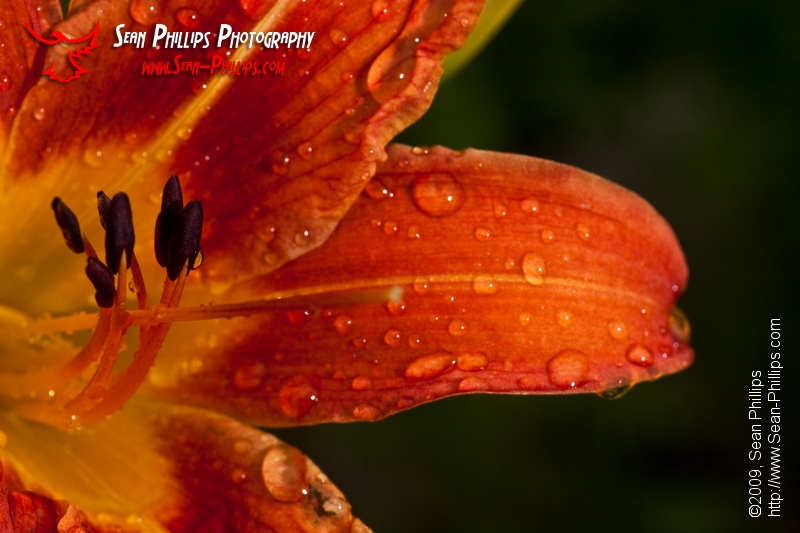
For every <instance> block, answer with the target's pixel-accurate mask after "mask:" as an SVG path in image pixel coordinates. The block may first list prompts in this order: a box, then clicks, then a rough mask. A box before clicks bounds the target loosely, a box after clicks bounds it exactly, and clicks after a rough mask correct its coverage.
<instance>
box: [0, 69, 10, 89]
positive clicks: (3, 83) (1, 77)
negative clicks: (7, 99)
mask: <svg viewBox="0 0 800 533" xmlns="http://www.w3.org/2000/svg"><path fill="white" fill-rule="evenodd" d="M9 89H11V74H9V73H8V72H7V71H5V70H4V71H3V72H0V92H3V93H4V92H6V91H8V90H9Z"/></svg>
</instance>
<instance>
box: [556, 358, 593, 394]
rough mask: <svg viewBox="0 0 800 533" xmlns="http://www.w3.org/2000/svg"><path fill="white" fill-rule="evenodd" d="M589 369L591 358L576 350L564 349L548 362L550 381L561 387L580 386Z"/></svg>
mask: <svg viewBox="0 0 800 533" xmlns="http://www.w3.org/2000/svg"><path fill="white" fill-rule="evenodd" d="M588 371H589V359H588V358H587V357H586V355H584V354H583V353H581V352H578V351H576V350H564V351H563V352H561V353H559V354H558V355H556V356H555V357H553V358H552V359H550V360H549V361H548V362H547V377H548V379H549V380H550V383H552V384H553V385H555V386H556V387H558V388H561V389H569V388H575V387H580V386H581V385H582V384H583V383H584V382H585V381H586V374H587V372H588Z"/></svg>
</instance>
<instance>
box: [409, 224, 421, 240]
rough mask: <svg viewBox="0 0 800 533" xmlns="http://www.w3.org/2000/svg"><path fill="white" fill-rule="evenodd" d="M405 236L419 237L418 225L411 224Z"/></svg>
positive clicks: (410, 237)
mask: <svg viewBox="0 0 800 533" xmlns="http://www.w3.org/2000/svg"><path fill="white" fill-rule="evenodd" d="M406 237H408V238H409V239H419V238H420V235H419V226H416V225H411V226H409V227H408V231H407V232H406Z"/></svg>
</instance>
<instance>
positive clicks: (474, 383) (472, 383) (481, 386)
mask: <svg viewBox="0 0 800 533" xmlns="http://www.w3.org/2000/svg"><path fill="white" fill-rule="evenodd" d="M489 389H491V385H490V384H489V381H488V380H485V379H483V378H479V377H477V376H467V377H465V378H464V379H462V380H461V381H459V382H458V390H459V391H460V392H476V391H483V390H489Z"/></svg>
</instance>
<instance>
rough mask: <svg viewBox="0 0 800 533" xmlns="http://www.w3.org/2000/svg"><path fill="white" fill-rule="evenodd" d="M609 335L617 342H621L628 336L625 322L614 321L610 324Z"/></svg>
mask: <svg viewBox="0 0 800 533" xmlns="http://www.w3.org/2000/svg"><path fill="white" fill-rule="evenodd" d="M608 334H609V335H611V337H613V338H615V339H617V340H621V339H624V338H625V337H627V336H628V328H627V327H626V326H625V323H624V322H621V321H619V320H613V321H611V322H609V323H608Z"/></svg>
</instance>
